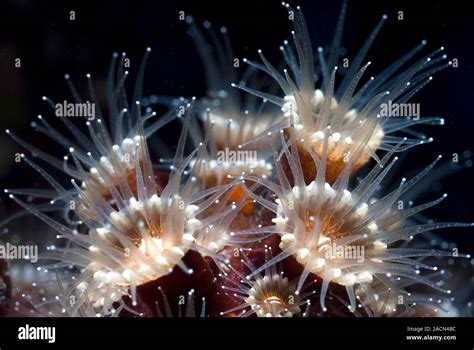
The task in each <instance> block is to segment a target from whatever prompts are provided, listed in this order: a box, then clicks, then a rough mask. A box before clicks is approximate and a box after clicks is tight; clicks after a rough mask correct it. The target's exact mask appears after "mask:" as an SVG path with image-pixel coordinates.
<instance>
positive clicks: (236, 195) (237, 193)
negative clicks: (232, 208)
mask: <svg viewBox="0 0 474 350" xmlns="http://www.w3.org/2000/svg"><path fill="white" fill-rule="evenodd" d="M230 191H232V193H231V195H230V197H229V202H238V201H240V200H241V199H242V198H244V200H246V201H247V200H251V199H252V197H250V196H249V195H247V194H245V190H244V188H243V187H242V185H237V186H235V187H234V188H232V189H231V190H230ZM253 211H254V203H253V202H251V203H247V204H245V205H244V206H243V208H242V212H243V213H244V214H245V215H251V214H252V213H253Z"/></svg>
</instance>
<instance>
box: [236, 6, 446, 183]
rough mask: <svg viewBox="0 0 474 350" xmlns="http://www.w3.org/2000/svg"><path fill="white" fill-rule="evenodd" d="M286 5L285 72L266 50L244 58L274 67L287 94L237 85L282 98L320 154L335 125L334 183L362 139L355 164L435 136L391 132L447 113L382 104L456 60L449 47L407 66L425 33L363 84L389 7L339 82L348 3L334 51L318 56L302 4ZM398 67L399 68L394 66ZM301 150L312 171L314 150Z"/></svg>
mask: <svg viewBox="0 0 474 350" xmlns="http://www.w3.org/2000/svg"><path fill="white" fill-rule="evenodd" d="M283 5H284V6H285V7H286V8H287V9H288V11H289V14H290V16H292V17H293V18H294V19H293V20H292V21H293V24H294V27H295V30H294V31H293V32H292V35H293V42H294V45H290V44H289V43H288V42H287V41H285V43H284V45H283V46H281V47H280V50H281V51H282V53H283V57H284V61H285V63H286V65H287V67H288V68H287V69H284V70H283V74H282V73H280V72H279V71H278V70H277V69H276V68H275V67H273V66H272V65H271V63H270V62H269V61H268V60H267V59H266V58H265V56H264V55H263V53H262V51H261V50H259V51H258V53H259V55H260V58H261V60H262V61H263V65H262V64H260V63H256V62H253V61H250V60H246V62H247V63H248V64H250V65H252V66H254V67H256V68H258V69H260V70H262V71H263V72H265V73H267V74H268V75H270V76H271V77H272V78H273V79H274V80H275V81H276V82H277V83H278V84H279V86H280V87H281V90H282V91H283V94H284V95H283V96H282V97H279V96H275V95H270V94H268V93H264V92H263V93H262V92H260V91H258V90H255V89H253V88H250V87H247V86H246V84H239V85H234V86H238V87H240V88H241V89H243V90H245V91H248V92H249V93H252V94H255V95H257V96H260V97H261V98H263V99H265V100H268V101H269V102H272V103H274V104H275V105H277V106H279V107H280V108H281V111H282V114H283V121H284V123H286V125H289V124H291V123H292V124H294V125H295V128H296V131H297V136H296V137H297V138H302V139H304V140H305V141H306V142H307V143H308V144H309V145H311V148H312V149H313V151H314V152H315V153H316V154H318V155H319V156H320V157H321V152H322V144H323V140H324V131H325V130H326V128H328V127H329V128H330V129H331V132H332V135H331V136H330V138H329V143H328V162H329V166H328V169H327V171H328V173H327V178H328V181H329V182H330V183H332V182H334V181H335V180H336V178H337V176H338V175H339V174H340V172H341V171H342V169H343V168H344V165H345V163H347V159H348V158H349V157H350V156H351V154H354V152H355V150H356V149H357V148H359V147H360V146H362V147H363V152H362V153H361V155H360V156H359V157H358V159H357V161H356V162H354V164H353V171H354V172H355V171H357V170H358V169H360V168H361V167H362V166H363V165H364V164H366V163H367V162H368V161H369V160H370V159H371V158H374V159H375V160H378V159H379V157H378V156H377V154H376V151H377V150H385V151H389V150H390V149H391V148H392V147H393V145H395V144H398V143H401V145H400V147H399V151H403V150H406V149H408V148H410V147H413V146H415V145H417V144H422V143H425V142H431V141H432V140H431V139H430V138H425V137H424V136H423V137H422V138H420V139H408V138H406V137H400V136H394V135H392V134H393V133H395V132H396V131H407V129H408V128H409V127H410V126H413V125H416V124H420V123H423V124H443V123H444V119H442V118H437V117H434V118H420V116H419V115H417V113H416V112H415V111H412V113H411V114H410V113H408V114H407V115H403V113H402V114H401V115H398V114H399V113H398V112H397V115H396V117H397V118H389V117H393V116H395V113H394V115H391V113H389V112H385V113H384V111H385V110H386V109H387V107H385V106H386V105H391V104H392V103H393V104H395V105H397V106H403V105H404V104H405V102H406V101H408V100H409V99H411V98H412V97H413V95H415V94H416V93H417V92H418V91H419V90H420V89H422V88H423V87H424V86H425V85H426V84H427V83H428V82H430V81H431V80H432V75H433V74H434V73H436V72H438V71H440V70H442V69H443V68H445V67H448V66H450V65H451V64H452V62H451V61H449V62H448V63H445V64H442V62H443V61H445V60H446V58H447V56H446V55H444V54H442V52H443V50H444V48H440V49H438V50H435V51H434V52H432V53H430V54H428V55H426V56H425V57H424V58H422V59H420V60H418V61H416V62H415V63H413V64H412V65H411V66H408V68H403V67H404V66H406V65H407V62H409V61H410V60H411V59H412V58H413V57H414V56H415V55H416V54H417V53H418V52H419V51H420V50H421V49H422V48H423V47H424V46H426V41H423V42H422V43H421V44H420V45H418V46H417V47H415V48H414V49H412V50H411V51H410V52H408V53H407V54H405V55H404V56H402V57H401V58H400V59H398V60H397V61H396V62H395V63H393V64H392V65H390V66H389V67H387V68H386V69H385V70H383V71H382V72H381V73H380V74H379V75H377V76H373V77H370V79H369V80H368V81H367V82H366V83H365V84H362V86H361V87H359V86H358V85H359V83H360V82H361V81H362V79H363V75H364V73H365V72H366V71H367V70H368V68H369V66H370V64H371V62H370V61H369V62H367V63H365V64H363V61H364V59H365V57H366V55H367V53H368V51H369V48H370V47H371V46H372V43H373V42H374V40H375V38H376V36H377V34H378V32H379V31H380V29H381V27H382V25H383V23H384V22H385V21H386V19H387V16H386V15H384V16H383V17H382V19H381V21H380V23H379V24H378V25H377V26H376V28H375V29H374V30H373V32H372V33H371V34H370V36H369V38H368V39H367V41H366V42H365V43H364V45H363V46H362V48H361V49H360V51H359V52H358V53H357V55H356V56H355V57H354V59H353V61H352V63H351V64H350V67H349V68H348V69H347V71H346V72H345V75H344V77H343V79H342V81H340V82H337V81H336V80H337V73H338V71H339V70H340V69H338V68H339V67H338V66H337V64H336V62H337V61H338V59H339V55H340V42H341V36H342V30H343V25H344V18H345V12H346V4H345V3H344V5H343V8H342V10H341V14H340V17H339V22H338V25H337V28H336V32H335V35H334V39H333V42H332V45H331V51H330V52H329V57H328V58H327V59H326V58H325V54H324V52H323V49H322V48H321V47H319V48H318V59H317V60H316V59H315V58H314V57H313V56H314V55H313V47H312V45H311V40H310V37H309V33H308V29H307V27H306V23H305V20H304V17H303V14H302V11H301V9H300V8H299V7H297V8H296V9H294V8H292V7H290V6H289V5H288V4H286V3H283ZM346 60H347V58H346ZM316 62H317V63H316ZM402 69H404V70H402ZM400 70H402V71H401V72H400V73H398V74H397V72H398V71H400ZM320 78H321V82H320V83H319V81H318V79H320ZM315 84H320V87H318V88H315ZM407 112H409V111H407ZM400 117H401V118H400ZM367 134H370V135H371V137H370V138H368V139H366V137H365V136H366V135H367ZM300 152H301V153H302V154H301V159H302V162H306V160H307V159H308V163H309V164H305V173H306V175H305V176H306V177H307V178H308V179H311V177H313V176H314V172H315V169H314V168H313V167H312V166H311V164H310V163H311V160H310V156H309V155H308V154H307V152H306V151H305V150H304V149H300Z"/></svg>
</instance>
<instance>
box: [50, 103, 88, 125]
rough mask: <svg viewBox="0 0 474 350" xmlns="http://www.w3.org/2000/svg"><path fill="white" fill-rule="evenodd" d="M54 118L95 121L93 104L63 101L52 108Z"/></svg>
mask: <svg viewBox="0 0 474 350" xmlns="http://www.w3.org/2000/svg"><path fill="white" fill-rule="evenodd" d="M54 113H55V114H56V117H82V118H87V120H89V121H91V120H94V119H95V103H90V102H89V101H87V102H83V103H71V102H67V101H64V102H63V103H56V105H55V106H54Z"/></svg>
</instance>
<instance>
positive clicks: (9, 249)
mask: <svg viewBox="0 0 474 350" xmlns="http://www.w3.org/2000/svg"><path fill="white" fill-rule="evenodd" d="M0 259H5V260H29V261H30V262H32V263H36V262H38V246H37V245H16V244H11V243H6V244H0Z"/></svg>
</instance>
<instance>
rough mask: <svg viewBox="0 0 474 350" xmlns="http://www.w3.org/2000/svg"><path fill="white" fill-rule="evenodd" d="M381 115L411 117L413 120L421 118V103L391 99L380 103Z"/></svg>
mask: <svg viewBox="0 0 474 350" xmlns="http://www.w3.org/2000/svg"><path fill="white" fill-rule="evenodd" d="M380 115H381V116H382V117H410V118H412V119H413V120H419V119H420V104H419V103H397V102H393V101H392V100H389V101H388V102H387V103H382V104H380Z"/></svg>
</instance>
